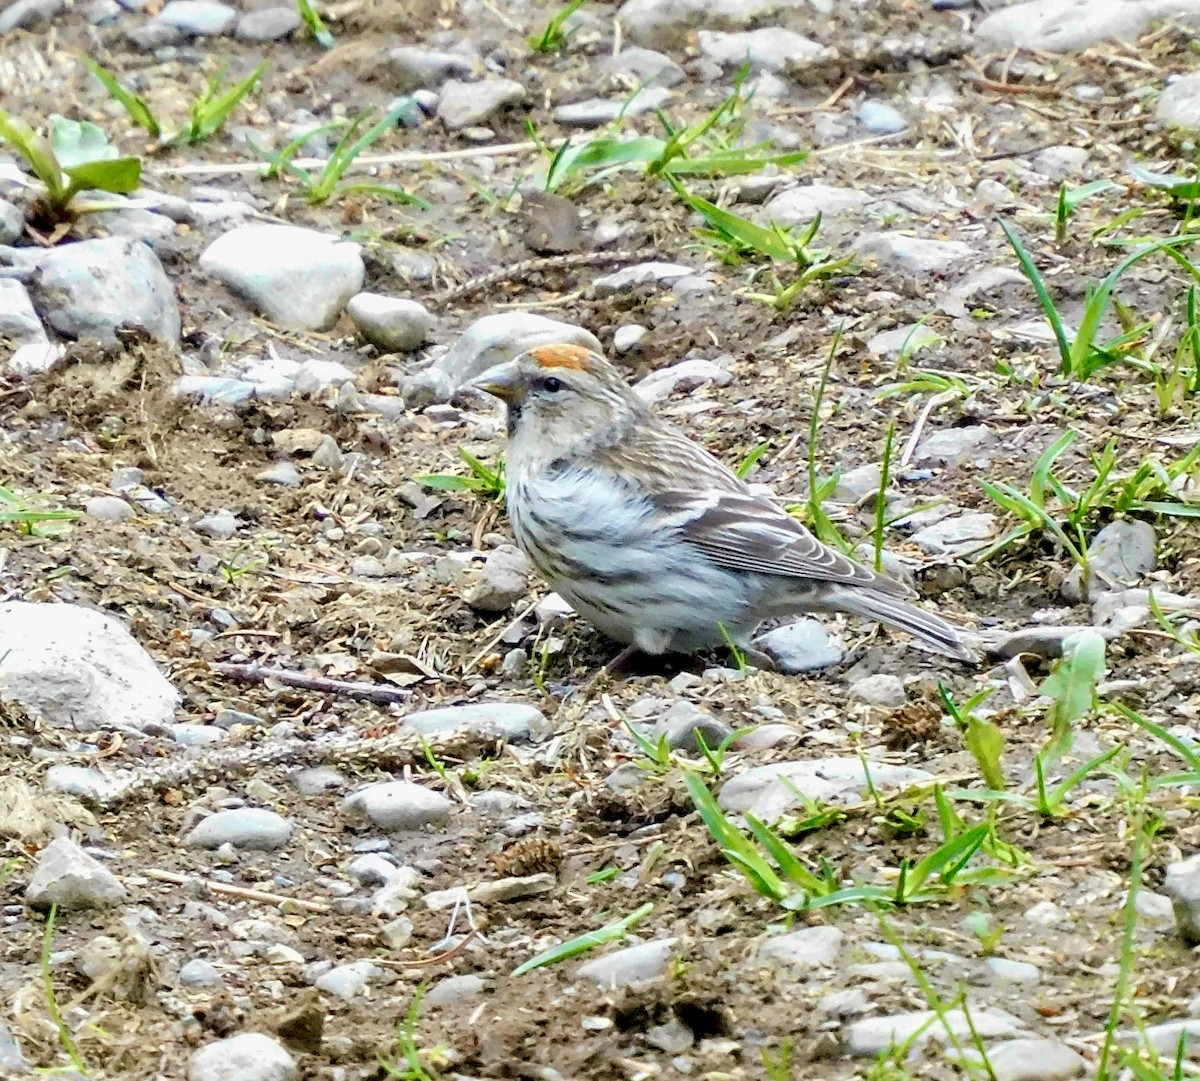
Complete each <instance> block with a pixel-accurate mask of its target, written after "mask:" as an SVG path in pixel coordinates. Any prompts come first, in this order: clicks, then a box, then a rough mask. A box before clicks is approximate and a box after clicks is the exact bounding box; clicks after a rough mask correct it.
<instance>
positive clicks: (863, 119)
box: [854, 98, 908, 135]
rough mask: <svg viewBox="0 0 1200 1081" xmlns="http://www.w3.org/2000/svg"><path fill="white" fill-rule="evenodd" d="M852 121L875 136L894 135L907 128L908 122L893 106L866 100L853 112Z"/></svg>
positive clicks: (870, 99) (869, 99) (884, 102)
mask: <svg viewBox="0 0 1200 1081" xmlns="http://www.w3.org/2000/svg"><path fill="white" fill-rule="evenodd" d="M854 119H855V120H857V121H858V122H859V123H860V124H861V125H862V126H863V127H864V128H866V129H867V131H869V132H872V133H874V134H876V135H896V134H898V133H899V132H902V131H903V130H904V129H905V128H907V127H908V121H907V120H906V119H905V118H904V115H903V114H902V113H901V112H900V110H899V109H897V108H896V107H895V106H894V105H891V104H889V103H888V102H886V101H876V100H875V99H873V98H867V99H866V100H865V101H863V102H862V103H861V104H860V105H859V107H858V108H857V109H855V110H854Z"/></svg>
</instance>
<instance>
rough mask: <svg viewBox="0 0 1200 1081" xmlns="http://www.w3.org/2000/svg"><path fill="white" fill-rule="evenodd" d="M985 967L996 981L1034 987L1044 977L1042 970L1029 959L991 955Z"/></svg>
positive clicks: (985, 962) (984, 964)
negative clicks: (1018, 959) (1022, 959)
mask: <svg viewBox="0 0 1200 1081" xmlns="http://www.w3.org/2000/svg"><path fill="white" fill-rule="evenodd" d="M983 967H984V968H985V969H986V970H987V971H988V974H989V975H990V976H991V977H992V979H993V981H994V982H996V983H1001V984H1004V983H1012V984H1020V985H1021V986H1023V987H1033V986H1034V985H1035V984H1038V983H1040V982H1041V979H1042V970H1041V969H1040V968H1038V967H1037V965H1031V964H1030V963H1029V962H1028V961H1012V960H1010V959H1009V958H1007V957H989V958H988V959H987V960H986V961H984V962H983Z"/></svg>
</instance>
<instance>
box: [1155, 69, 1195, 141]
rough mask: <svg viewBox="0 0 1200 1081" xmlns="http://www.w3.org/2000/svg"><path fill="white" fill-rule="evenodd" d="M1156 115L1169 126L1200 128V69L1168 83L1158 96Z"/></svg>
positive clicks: (1189, 128)
mask: <svg viewBox="0 0 1200 1081" xmlns="http://www.w3.org/2000/svg"><path fill="white" fill-rule="evenodd" d="M1155 115H1156V116H1157V117H1158V122H1159V123H1160V124H1165V125H1166V126H1167V127H1172V128H1183V129H1185V130H1187V131H1197V130H1200V71H1193V72H1189V73H1188V74H1187V75H1181V76H1180V77H1179V78H1178V79H1176V80H1175V81H1174V82H1171V83H1168V84H1167V86H1166V88H1165V89H1164V90H1163V92H1162V93H1161V94H1160V95H1159V97H1158V104H1157V105H1156V106H1155Z"/></svg>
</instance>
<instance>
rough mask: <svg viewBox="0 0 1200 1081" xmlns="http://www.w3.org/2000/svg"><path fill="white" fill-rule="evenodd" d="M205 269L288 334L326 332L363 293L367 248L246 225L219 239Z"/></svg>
mask: <svg viewBox="0 0 1200 1081" xmlns="http://www.w3.org/2000/svg"><path fill="white" fill-rule="evenodd" d="M200 267H201V269H203V270H204V271H205V272H207V273H208V274H211V275H212V276H213V277H215V278H217V279H218V280H219V281H221V282H223V283H224V284H225V285H227V286H228V287H229V288H230V289H232V290H233V291H234V292H236V293H238V294H239V295H241V296H243V297H245V298H246V299H248V300H249V301H250V302H251V303H252V304H254V305H255V307H256V308H257V309H258V310H259V311H260V312H262V314H263V315H265V316H266V317H267V318H268V319H270V320H272V321H273V322H275V323H278V324H279V325H280V326H282V327H285V328H287V329H289V330H326V329H328V328H329V327H330V326H332V325H333V323H334V321H335V320H336V319H337V317H338V316H339V315H340V314H341V313H342V310H343V309H344V308H345V306H346V304H347V302H348V301H349V300H350V298H351V297H352V296H354V294H355V293H357V292H359V290H361V289H362V283H363V277H364V276H365V273H366V270H365V268H364V266H363V260H362V248H361V246H360V245H358V244H353V243H350V242H347V241H340V240H338V239H337V238H336V237H332V236H327V235H325V234H324V233H318V232H316V231H315V230H313V229H301V228H298V227H296V226H292V225H241V226H238V227H237V228H235V229H231V230H230V231H229V232H227V233H225V234H224V235H223V236H220V237H218V238H217V239H216V240H214V241H213V242H212V243H211V244H210V245H209V246H208V248H207V249H206V250H205V252H204V254H203V255H201V256H200Z"/></svg>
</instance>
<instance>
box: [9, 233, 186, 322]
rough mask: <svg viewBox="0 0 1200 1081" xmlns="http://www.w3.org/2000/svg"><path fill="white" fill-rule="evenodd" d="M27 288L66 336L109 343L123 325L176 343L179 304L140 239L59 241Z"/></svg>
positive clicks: (45, 255) (158, 266) (171, 287)
mask: <svg viewBox="0 0 1200 1081" xmlns="http://www.w3.org/2000/svg"><path fill="white" fill-rule="evenodd" d="M30 291H31V292H32V294H33V298H34V302H35V304H36V305H37V307H38V308H39V310H40V311H42V313H43V314H44V315H45V317H46V321H47V322H48V323H49V324H50V326H52V327H53V328H54V329H55V330H56V331H58V333H59V334H61V335H63V336H64V337H66V338H96V339H98V340H99V341H101V342H103V343H105V344H108V345H112V344H115V343H116V340H117V335H116V331H117V329H118V328H119V327H122V326H133V327H138V328H140V329H141V330H144V331H146V332H147V333H149V334H150V335H152V336H153V337H155V338H157V339H159V340H160V341H162V342H166V343H167V344H168V345H178V344H179V326H180V320H179V303H178V301H177V300H176V299H175V287H174V286H173V285H172V284H171V281H170V279H169V278H168V277H167V275H166V272H165V271H164V270H163V268H162V264H161V263H160V262H159V261H158V257H157V256H156V255H155V254H154V252H152V251H151V250H150V249H149V248H148V247H147V246H146V245H145V244H143V243H142V242H141V241H140V240H129V239H128V238H126V237H106V238H105V239H103V240H81V241H79V242H78V243H77V244H62V245H60V246H59V247H57V248H51V249H50V250H49V251H48V252H46V253H45V254H44V255H42V256H41V257H40V259H39V260H38V263H37V268H36V269H35V271H34V273H33V276H32V278H31V279H30Z"/></svg>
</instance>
